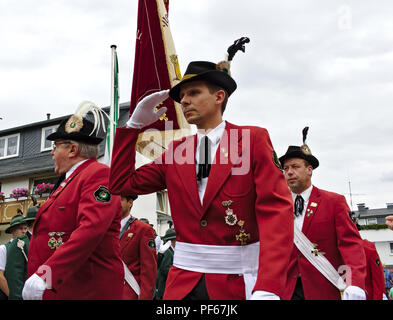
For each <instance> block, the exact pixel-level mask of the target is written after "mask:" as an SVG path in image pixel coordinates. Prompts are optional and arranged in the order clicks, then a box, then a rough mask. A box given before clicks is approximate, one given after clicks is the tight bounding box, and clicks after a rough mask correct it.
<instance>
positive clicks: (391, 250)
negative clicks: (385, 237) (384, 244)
mask: <svg viewBox="0 0 393 320" xmlns="http://www.w3.org/2000/svg"><path fill="white" fill-rule="evenodd" d="M389 247H390V254H393V242H390V243H389Z"/></svg>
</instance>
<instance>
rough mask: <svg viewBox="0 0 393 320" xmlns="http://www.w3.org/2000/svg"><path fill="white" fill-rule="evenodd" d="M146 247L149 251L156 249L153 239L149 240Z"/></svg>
mask: <svg viewBox="0 0 393 320" xmlns="http://www.w3.org/2000/svg"><path fill="white" fill-rule="evenodd" d="M147 245H148V246H149V248H150V249H152V250H155V249H156V242H155V241H154V239H150V240H149V241H148V243H147Z"/></svg>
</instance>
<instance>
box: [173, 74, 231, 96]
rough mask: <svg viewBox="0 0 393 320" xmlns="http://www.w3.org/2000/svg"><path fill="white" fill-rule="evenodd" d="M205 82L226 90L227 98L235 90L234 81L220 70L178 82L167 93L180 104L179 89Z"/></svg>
mask: <svg viewBox="0 0 393 320" xmlns="http://www.w3.org/2000/svg"><path fill="white" fill-rule="evenodd" d="M201 80H205V81H208V82H211V83H214V84H216V85H218V86H219V87H222V88H223V89H225V90H226V92H227V93H228V96H230V95H231V94H232V93H233V92H234V91H235V90H236V88H237V84H236V82H235V80H233V79H232V78H231V77H230V76H229V75H228V74H226V73H225V72H223V71H220V70H209V71H206V72H202V73H199V74H197V75H195V76H191V77H189V78H187V79H184V80H182V81H180V82H179V83H178V84H176V85H175V86H174V87H173V88H172V89H170V91H169V96H170V97H171V98H172V99H173V100H175V101H176V102H179V103H180V100H181V99H180V89H181V86H182V85H184V84H185V83H190V82H194V81H201Z"/></svg>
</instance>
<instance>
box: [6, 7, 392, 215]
mask: <svg viewBox="0 0 393 320" xmlns="http://www.w3.org/2000/svg"><path fill="white" fill-rule="evenodd" d="M392 16H393V2H392V1H391V0H378V1H371V0H356V1H355V0H352V1H336V0H330V1H322V0H318V1H316V0H297V1H293V0H279V1H268V0H258V1H257V0H252V1H251V0H249V1H238V0H237V1H236V0H225V1H217V0H209V1H207V0H199V1H195V0H170V10H169V20H170V25H171V30H172V36H173V39H174V42H175V47H176V51H177V54H178V56H179V62H180V67H181V71H182V73H184V71H185V69H186V67H187V64H188V63H189V62H190V61H192V60H209V61H214V62H218V61H220V60H222V59H223V58H224V54H225V52H226V49H227V47H228V46H229V45H231V44H232V43H233V41H234V40H235V39H237V38H239V37H241V36H247V37H249V38H250V40H251V42H250V43H249V44H247V45H246V52H245V53H242V52H239V53H238V54H237V55H236V56H235V58H234V61H233V63H232V76H233V78H234V79H235V80H236V82H237V84H238V89H237V90H236V91H235V93H234V94H233V95H232V96H231V98H230V100H229V105H228V107H227V110H226V111H225V114H224V118H225V119H226V120H227V121H229V122H233V123H235V124H240V125H242V124H250V125H258V126H261V127H264V128H267V129H268V131H269V133H270V136H271V140H272V143H273V145H274V147H275V149H276V151H277V154H278V155H279V156H281V155H283V154H284V153H285V152H286V150H287V148H288V146H289V145H300V144H301V143H302V141H301V139H302V135H301V131H302V129H303V128H304V127H305V126H309V127H310V130H309V134H308V139H307V143H308V145H309V147H310V149H311V151H312V152H313V154H314V155H315V156H316V157H317V158H318V159H319V161H320V167H319V168H317V169H316V170H315V171H314V175H313V183H314V185H316V186H318V187H320V188H322V189H326V190H330V191H335V192H338V193H341V194H344V195H345V196H346V197H347V200H348V204H349V205H350V202H351V199H350V197H349V181H350V182H351V187H352V193H353V195H352V203H353V209H356V204H357V203H363V202H364V203H366V206H368V207H369V208H382V207H385V205H386V203H387V202H393V193H392V191H393V148H392V146H393V143H392V137H393V126H392V120H393V108H392V107H391V106H392V100H393V99H392V98H393V81H392V80H393V19H392ZM136 18H137V1H136V0H111V1H109V0H37V1H30V0H29V1H26V0H19V1H15V0H0V39H1V50H0V70H1V73H0V106H1V111H0V117H2V120H0V130H4V129H7V128H11V127H15V126H19V125H25V124H28V123H32V122H37V121H41V120H45V119H46V114H47V113H50V114H51V117H52V118H54V117H59V116H63V115H66V114H71V113H73V112H74V111H75V110H76V108H77V106H78V105H79V103H80V102H81V101H83V100H91V101H93V102H95V103H96V104H97V105H99V106H100V107H104V106H108V105H109V104H110V81H111V78H110V72H111V71H110V64H111V49H110V46H111V45H112V44H116V45H117V53H118V57H119V68H120V75H119V81H120V102H127V101H129V99H130V95H131V82H132V72H133V61H134V47H135V34H136Z"/></svg>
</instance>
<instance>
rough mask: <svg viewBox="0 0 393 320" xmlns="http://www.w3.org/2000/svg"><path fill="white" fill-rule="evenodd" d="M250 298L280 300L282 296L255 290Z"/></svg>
mask: <svg viewBox="0 0 393 320" xmlns="http://www.w3.org/2000/svg"><path fill="white" fill-rule="evenodd" d="M250 300H280V297H279V296H278V295H276V294H274V293H271V292H268V291H262V290H259V291H254V293H253V294H252V296H251V298H250Z"/></svg>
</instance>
